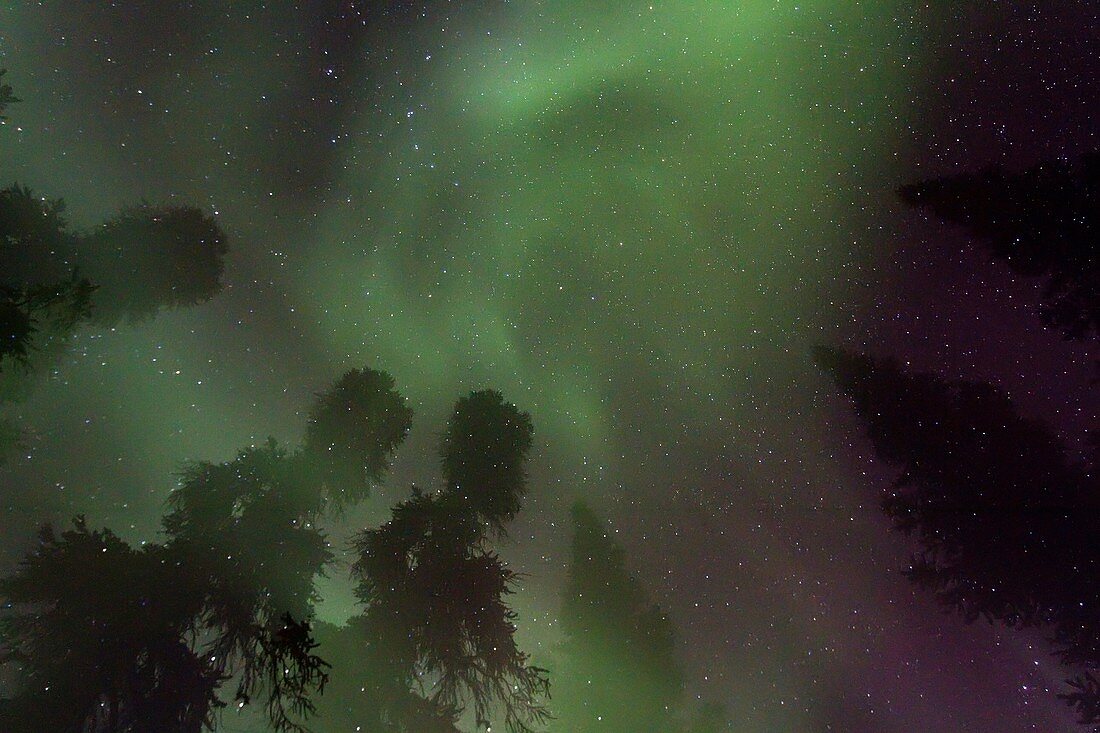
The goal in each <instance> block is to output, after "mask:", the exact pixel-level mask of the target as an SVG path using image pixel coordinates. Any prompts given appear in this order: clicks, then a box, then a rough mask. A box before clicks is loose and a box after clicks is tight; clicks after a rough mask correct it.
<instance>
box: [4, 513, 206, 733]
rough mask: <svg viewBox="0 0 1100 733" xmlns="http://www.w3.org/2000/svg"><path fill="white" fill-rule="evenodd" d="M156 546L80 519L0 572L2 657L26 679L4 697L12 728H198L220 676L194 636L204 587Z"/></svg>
mask: <svg viewBox="0 0 1100 733" xmlns="http://www.w3.org/2000/svg"><path fill="white" fill-rule="evenodd" d="M177 565H178V564H177V563H176V562H174V560H173V558H172V557H171V553H170V552H169V551H168V550H167V549H166V548H164V547H163V546H159V545H150V546H147V547H144V548H142V549H140V550H135V549H133V548H131V547H130V546H129V545H127V544H126V543H125V542H123V541H122V540H120V539H119V538H118V537H116V536H115V535H114V534H113V533H111V532H110V531H109V530H102V531H97V532H92V531H89V530H88V528H87V526H86V524H85V523H84V520H83V518H77V520H76V522H75V526H74V528H73V529H71V530H68V531H66V532H64V533H62V535H61V536H60V537H58V536H57V535H56V534H55V533H54V532H53V530H51V529H50V528H49V527H46V528H45V529H43V531H42V533H41V536H40V539H39V546H38V549H37V550H36V551H35V552H34V553H32V554H30V555H28V556H27V557H26V558H25V559H24V560H23V562H22V565H21V566H20V568H19V570H18V572H16V573H15V574H14V575H12V576H10V577H8V578H5V579H4V580H3V581H0V595H2V596H3V597H4V598H5V599H6V600H7V608H9V609H11V608H13V607H14V608H19V609H24V610H22V611H19V612H11V611H9V612H8V613H7V614H6V615H5V616H4V617H3V619H2V620H0V634H2V636H3V645H2V647H0V650H2V654H0V659H2V660H3V661H4V662H5V663H15V664H16V665H17V667H18V668H19V670H20V673H21V678H20V681H21V683H22V689H21V690H20V692H19V693H18V694H17V695H16V696H15V697H14V698H12V699H10V700H6V701H4V704H3V706H2V707H0V727H2V728H3V730H6V731H13V733H16V732H19V731H26V732H27V733H32V732H35V733H37V732H38V731H47V730H48V731H59V732H63V731H74V732H76V731H81V732H82V731H87V730H92V731H131V730H132V731H139V730H140V731H153V730H164V731H181V732H182V731H188V732H192V731H198V730H200V729H201V727H202V726H203V725H208V726H209V725H211V724H212V715H213V711H214V710H215V709H216V708H217V707H218V706H219V705H220V703H219V702H218V700H217V698H216V695H215V690H216V688H217V687H218V685H219V684H220V683H221V682H222V677H221V675H220V673H219V670H217V669H216V668H215V667H213V666H212V665H210V664H207V663H206V661H205V660H204V659H202V658H201V657H200V655H199V654H198V653H197V652H196V651H195V650H194V649H193V648H192V645H191V644H189V643H188V637H189V635H190V634H191V633H192V632H193V621H192V619H193V618H194V617H195V616H196V614H197V613H198V610H199V608H198V604H199V603H200V601H201V598H202V596H201V594H200V593H197V592H195V591H196V589H195V588H193V587H191V586H190V585H189V584H187V583H186V582H180V579H179V578H178V577H176V576H175V573H173V572H171V570H172V569H174V568H176V567H177Z"/></svg>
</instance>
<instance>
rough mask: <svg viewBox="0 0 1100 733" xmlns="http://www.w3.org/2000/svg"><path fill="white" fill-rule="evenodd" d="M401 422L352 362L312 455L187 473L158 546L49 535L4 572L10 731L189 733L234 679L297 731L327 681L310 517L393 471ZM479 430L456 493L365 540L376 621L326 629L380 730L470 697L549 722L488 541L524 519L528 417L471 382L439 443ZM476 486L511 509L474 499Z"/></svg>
mask: <svg viewBox="0 0 1100 733" xmlns="http://www.w3.org/2000/svg"><path fill="white" fill-rule="evenodd" d="M409 422H410V411H409V410H408V408H407V407H406V405H405V402H404V399H403V398H402V397H401V396H400V395H399V394H398V393H397V392H396V391H395V390H394V389H393V379H392V378H391V377H390V376H389V375H387V374H385V373H383V372H375V371H371V370H354V371H351V372H348V373H347V374H345V375H344V376H343V377H342V378H341V379H340V380H339V381H338V382H337V383H336V384H335V385H334V386H333V387H332V389H330V390H328V391H326V392H324V393H322V394H319V395H318V396H317V400H316V403H315V406H314V408H313V409H312V410H311V412H310V422H309V428H308V430H307V437H306V441H305V445H304V446H303V448H302V449H300V450H298V451H295V452H290V451H288V450H286V449H285V448H282V447H281V446H279V445H278V444H277V443H275V441H274V440H269V441H268V442H267V443H266V444H265V445H262V446H259V447H252V448H248V449H246V450H243V451H241V452H240V453H239V454H238V455H237V457H236V458H234V459H233V460H231V461H227V462H225V463H220V464H215V463H208V462H199V463H193V464H190V465H188V466H187V467H186V468H185V469H184V471H183V473H182V475H181V477H180V485H179V487H178V488H177V489H176V490H175V491H174V492H173V494H172V496H171V497H170V499H169V512H168V514H167V515H166V517H165V519H164V528H165V533H166V535H167V541H166V542H164V543H163V544H149V545H145V546H144V547H142V548H140V549H134V548H132V547H130V546H129V545H127V544H126V543H125V542H123V541H122V540H120V539H119V538H118V537H116V536H115V535H114V534H112V533H111V532H110V531H109V530H102V531H98V532H90V531H89V530H88V529H87V527H86V525H85V523H84V521H83V519H79V518H78V519H77V521H76V524H75V528H74V529H73V530H71V531H68V532H66V533H64V534H63V535H62V537H61V538H57V537H55V536H54V534H53V532H52V531H51V530H49V529H46V530H44V531H43V534H42V539H41V542H40V547H39V549H38V551H37V552H35V553H32V554H31V555H28V557H27V558H26V559H25V560H24V562H23V564H22V566H21V567H20V569H19V571H18V572H17V573H16V574H14V575H13V576H11V577H9V578H7V579H6V580H4V581H2V582H0V595H2V596H3V597H4V598H6V599H7V602H8V603H7V606H6V608H7V611H6V614H5V615H4V616H3V624H2V626H0V632H2V633H0V661H3V662H4V663H7V664H12V665H15V666H16V667H17V668H18V669H19V671H20V672H21V674H22V680H23V683H24V684H23V686H22V687H21V689H20V690H19V691H18V693H17V694H16V695H15V696H14V697H13V698H11V699H10V700H7V701H3V704H2V705H0V729H3V730H13V731H24V730H25V731H38V730H51V731H57V732H58V733H87V731H95V733H122V732H125V733H138V732H139V731H140V732H145V731H149V732H150V733H152V732H153V731H156V732H157V733H171V732H173V731H174V732H178V733H197V731H199V730H200V729H202V728H203V727H206V728H211V729H212V728H213V725H214V720H215V716H216V713H217V711H218V710H220V709H221V708H223V707H225V706H226V705H227V704H228V700H226V699H224V698H223V697H222V696H221V692H222V689H223V688H224V687H225V686H226V684H227V683H228V682H229V681H231V680H232V681H234V683H235V684H234V687H235V692H234V694H233V697H232V700H233V701H235V702H236V703H237V705H238V706H245V705H248V704H250V703H251V702H252V701H253V700H254V699H263V701H264V711H265V714H266V718H267V721H268V723H269V724H270V726H271V728H272V729H273V730H275V731H288V732H289V731H304V730H305V727H304V720H305V719H306V718H309V717H310V716H312V715H313V714H314V713H315V712H316V706H317V701H318V697H317V696H318V695H319V693H321V692H322V691H323V690H324V688H325V685H326V683H327V682H328V680H329V678H330V671H329V670H330V665H329V663H328V662H327V661H325V660H323V659H322V658H321V657H320V656H318V654H316V653H315V651H316V650H318V645H319V642H318V641H317V640H315V638H314V636H313V631H312V625H311V619H312V616H313V607H314V603H315V601H316V600H317V599H316V593H315V588H314V581H315V579H316V578H317V576H318V575H320V574H322V573H323V572H324V571H325V568H326V566H327V565H328V564H329V563H330V562H331V560H332V554H331V552H330V550H329V545H328V542H327V540H326V538H325V536H324V534H323V533H322V532H321V531H320V529H319V528H318V526H317V523H318V521H319V519H320V517H321V515H322V514H323V513H324V512H325V511H326V509H327V508H328V507H330V506H331V507H334V508H338V509H342V508H344V507H345V506H347V504H348V502H350V501H354V500H357V499H358V498H360V497H362V496H364V495H365V494H366V490H367V487H368V486H369V485H370V483H373V482H375V481H378V480H380V479H381V478H382V474H383V472H384V470H385V469H386V467H387V466H388V465H389V463H390V460H391V457H392V454H393V452H394V451H395V450H396V449H397V447H398V446H399V445H400V444H401V443H402V442H403V441H404V438H405V435H406V433H407V431H408V429H409ZM468 425H474V426H477V428H476V430H473V431H467V432H465V433H464V435H465V442H464V443H463V446H462V447H461V449H460V451H457V452H456V451H452V455H454V456H457V455H459V453H461V454H462V455H464V456H465V457H466V458H467V459H468V460H469V462H470V464H471V465H475V466H482V467H484V469H483V470H484V471H485V472H486V473H484V474H481V473H477V472H467V473H466V474H464V475H465V477H466V481H465V483H464V488H463V493H461V494H460V493H458V492H457V491H456V490H452V489H451V488H444V489H443V490H442V491H440V492H438V493H436V494H433V495H431V496H426V495H423V494H420V493H419V492H415V493H414V496H413V497H412V498H411V499H409V500H408V501H405V502H402V503H400V504H399V505H398V506H397V507H396V508H395V509H394V515H393V519H392V520H391V521H390V522H388V523H387V524H385V525H383V526H382V527H380V528H378V529H374V530H368V531H365V532H363V533H362V535H360V537H359V539H358V541H357V547H358V548H359V550H360V555H361V557H360V561H359V563H358V564H357V566H356V577H357V578H358V580H359V595H360V598H361V599H362V600H363V603H364V607H365V612H364V614H363V615H362V616H361V617H359V618H357V619H355V620H354V622H353V623H352V624H351V625H350V626H349V631H347V632H345V631H339V632H336V631H334V630H332V629H331V627H325V629H326V631H325V633H326V635H327V636H328V638H336V639H339V640H340V641H341V646H340V647H339V648H337V649H336V650H335V651H336V652H337V654H338V655H340V654H341V653H342V655H343V656H342V663H343V661H347V664H346V666H344V667H343V668H342V669H340V673H341V675H344V676H345V678H346V679H345V680H342V681H341V685H340V686H338V687H337V688H336V689H337V692H341V691H347V689H348V681H350V680H355V683H354V684H360V685H361V690H362V692H364V693H367V692H368V688H369V694H366V695H365V696H363V697H362V698H361V699H366V700H368V702H369V703H370V704H369V705H367V706H366V709H367V710H368V711H369V715H371V716H373V719H374V720H375V722H378V723H379V724H382V725H384V726H388V727H386V728H384V729H386V730H395V731H431V730H443V731H454V730H457V721H458V719H459V718H460V716H461V715H462V714H463V712H464V711H465V710H466V709H467V708H469V709H470V710H471V711H472V713H473V714H474V716H475V717H476V719H477V720H478V721H479V722H480V721H487V720H489V719H490V717H492V716H495V715H497V714H499V715H500V716H501V717H502V719H503V721H504V722H505V724H506V725H507V727H509V728H510V729H512V730H514V731H528V730H530V728H529V727H528V724H529V723H532V722H534V723H538V722H542V721H543V720H545V715H546V714H545V709H544V707H543V706H542V704H541V701H540V699H541V697H542V696H543V695H545V694H546V693H547V682H546V678H545V675H544V674H543V672H542V670H540V669H538V668H536V667H533V666H531V665H529V664H528V663H527V656H526V654H524V653H523V652H521V651H520V650H519V648H518V647H517V646H516V643H515V640H514V636H513V635H514V631H515V626H514V623H513V621H514V619H515V613H514V612H513V611H512V610H511V609H510V608H509V607H508V605H507V604H506V603H505V600H504V599H505V596H506V595H507V594H508V593H510V592H511V590H512V588H513V587H514V585H515V583H516V581H517V577H516V575H515V573H514V572H512V571H511V570H509V569H508V568H507V567H506V566H505V564H504V563H503V562H502V561H501V560H500V559H499V558H498V557H497V555H496V554H495V553H494V552H493V550H492V548H491V547H490V546H489V542H488V537H489V535H488V532H489V531H490V530H491V529H492V528H494V527H498V526H502V524H503V521H504V519H503V518H504V516H505V514H507V513H508V512H510V513H512V514H514V512H515V511H518V508H519V504H520V499H521V494H522V490H523V484H524V474H523V466H522V463H523V460H524V459H525V456H526V451H527V448H528V446H530V440H531V425H530V418H529V417H528V416H527V415H526V414H525V413H521V412H519V411H518V410H517V409H516V408H515V407H513V406H512V405H509V404H506V403H504V401H503V399H502V398H501V397H500V395H499V394H497V393H495V392H478V393H474V394H472V395H470V396H469V397H468V398H464V399H462V400H459V402H458V404H457V406H456V409H455V414H454V416H453V417H452V420H451V426H450V428H449V432H448V434H449V435H454V434H457V430H458V428H456V427H455V426H468ZM501 445H506V446H511V447H510V448H509V449H508V450H502V449H501V448H500V446H501ZM329 448H332V449H331V450H330V449H329ZM486 455H488V456H492V457H493V458H494V460H507V461H512V462H514V464H513V465H510V466H501V465H498V464H497V463H495V462H492V461H490V462H486V461H485V460H484V456H486ZM501 475H505V476H508V477H509V478H510V480H511V481H512V484H511V485H510V486H508V487H506V486H504V485H502V484H501V483H500V482H499V480H498V479H499V477H500V476H501ZM345 478H346V479H348V480H349V481H352V482H353V484H352V485H351V486H350V487H349V488H348V489H347V491H344V490H343V485H342V484H339V483H338V481H339V480H343V479H345ZM479 486H485V487H486V490H487V491H491V492H493V494H494V496H496V497H497V498H498V499H500V502H501V503H500V505H499V506H502V507H505V508H506V509H503V510H498V509H494V508H491V507H492V506H495V505H490V504H489V503H487V502H486V501H484V500H479V499H478V498H477V497H478V496H479V490H478V487H479ZM508 491H511V492H513V493H514V495H513V496H504V494H505V493H506V492H508ZM508 516H510V514H508ZM349 653H350V654H351V656H350V661H348V660H349ZM364 675H366V677H367V679H368V683H367V684H361V683H360V682H359V680H361V679H362V678H363V677H364ZM429 683H430V687H431V692H428V691H427V690H428V686H429ZM43 691H44V692H43ZM339 702H340V700H339V698H338V699H337V703H339ZM357 704H360V702H359V701H357ZM329 707H333V706H329ZM335 709H336V710H337V713H336V714H333V716H332V718H333V719H334V720H335V719H337V718H338V712H339V706H338V705H337V706H335Z"/></svg>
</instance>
